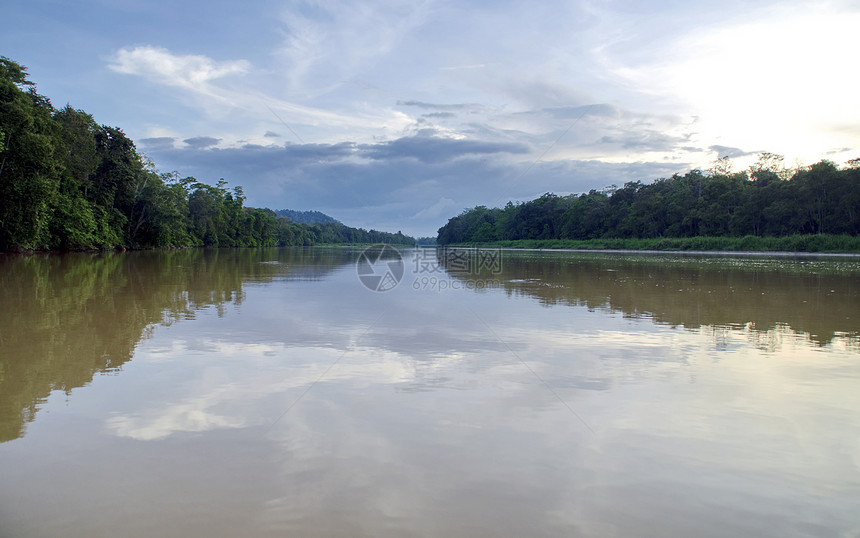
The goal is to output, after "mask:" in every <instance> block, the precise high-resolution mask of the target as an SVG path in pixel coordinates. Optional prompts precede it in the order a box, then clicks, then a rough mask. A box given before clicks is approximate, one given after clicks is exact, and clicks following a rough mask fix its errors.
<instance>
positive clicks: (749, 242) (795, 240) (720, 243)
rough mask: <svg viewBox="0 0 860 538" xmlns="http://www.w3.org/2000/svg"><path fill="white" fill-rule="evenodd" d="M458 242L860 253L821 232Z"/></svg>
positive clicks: (856, 239)
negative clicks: (806, 233)
mask: <svg viewBox="0 0 860 538" xmlns="http://www.w3.org/2000/svg"><path fill="white" fill-rule="evenodd" d="M457 246H469V247H478V246H480V247H502V248H546V249H581V250H607V249H619V250H665V251H687V250H704V251H736V252H752V251H767V252H826V253H860V236H850V235H825V234H822V235H790V236H785V237H757V236H752V235H748V236H746V237H663V238H660V237H658V238H651V239H620V238H611V239H586V240H575V239H518V240H514V241H491V242H485V243H457Z"/></svg>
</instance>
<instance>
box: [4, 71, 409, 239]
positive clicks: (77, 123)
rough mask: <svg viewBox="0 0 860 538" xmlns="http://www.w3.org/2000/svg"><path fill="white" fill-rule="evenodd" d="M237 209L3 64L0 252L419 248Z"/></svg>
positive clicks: (221, 188)
mask: <svg viewBox="0 0 860 538" xmlns="http://www.w3.org/2000/svg"><path fill="white" fill-rule="evenodd" d="M244 201H245V194H244V192H243V190H242V187H238V186H237V187H233V188H232V189H228V187H227V181H226V180H224V179H220V180H219V181H218V182H217V184H216V185H209V184H206V183H202V182H200V181H198V180H197V179H196V178H194V177H180V176H179V174H177V173H176V172H172V173H162V172H159V171H158V170H157V169H156V168H155V164H154V163H152V162H151V161H150V160H149V159H148V158H147V157H146V156H145V155H143V154H142V153H140V152H138V151H137V148H136V147H135V144H134V142H133V141H132V140H131V139H129V138H128V137H127V136H126V135H125V133H123V131H122V130H121V129H120V128H117V127H110V126H107V125H100V124H98V123H96V121H95V120H94V119H93V117H92V116H91V115H90V114H87V113H86V112H84V111H83V110H78V109H74V108H72V107H71V106H69V105H66V106H65V107H64V108H62V109H56V108H54V106H53V105H52V104H51V101H50V100H49V99H48V98H47V97H45V96H43V95H39V94H38V93H37V92H36V88H35V84H34V83H33V82H31V81H30V80H28V76H27V71H26V68H25V67H24V66H22V65H20V64H18V63H16V62H14V61H12V60H10V59H8V58H6V57H4V56H0V252H12V253H15V252H18V253H22V252H33V251H48V252H51V251H60V252H69V251H85V252H86V251H105V250H140V249H153V248H184V247H266V246H311V245H318V244H358V243H370V244H377V243H389V244H398V245H405V244H414V243H415V242H416V239H415V238H413V237H410V236H406V235H403V234H402V233H400V232H397V233H390V232H381V231H378V230H365V229H362V228H352V227H350V226H346V225H344V224H342V223H340V222H337V221H334V219H331V221H329V222H306V223H299V222H295V221H293V220H291V219H290V218H287V217H283V216H278V215H277V214H276V213H275V212H274V211H272V210H271V209H263V208H253V207H245V206H244Z"/></svg>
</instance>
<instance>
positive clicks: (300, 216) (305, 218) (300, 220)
mask: <svg viewBox="0 0 860 538" xmlns="http://www.w3.org/2000/svg"><path fill="white" fill-rule="evenodd" d="M275 215H277V216H279V217H287V218H288V219H290V220H291V221H293V222H295V223H296V224H317V223H323V224H325V223H326V222H337V223H340V221H339V220H337V219H335V218H332V217H329V216H328V215H326V214H325V213H321V212H319V211H294V210H292V209H279V210H277V211H275Z"/></svg>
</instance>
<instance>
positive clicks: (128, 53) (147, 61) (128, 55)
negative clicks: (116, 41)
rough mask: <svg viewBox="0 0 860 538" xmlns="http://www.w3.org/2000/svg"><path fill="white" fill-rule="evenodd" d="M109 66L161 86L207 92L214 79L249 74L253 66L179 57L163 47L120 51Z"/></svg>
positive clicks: (188, 56)
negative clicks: (207, 87)
mask: <svg viewBox="0 0 860 538" xmlns="http://www.w3.org/2000/svg"><path fill="white" fill-rule="evenodd" d="M108 67H109V68H110V69H112V70H113V71H116V72H117V73H124V74H127V75H139V76H142V77H144V78H147V79H150V80H152V81H153V82H157V83H159V84H167V85H169V86H179V87H182V88H187V89H192V90H195V91H204V90H205V87H206V85H207V84H209V83H210V82H211V81H213V80H216V79H219V78H223V77H227V76H231V75H239V74H244V73H246V72H247V71H248V70H249V69H250V64H249V63H248V62H247V61H246V60H232V61H224V62H216V61H215V60H212V59H211V58H208V57H206V56H202V55H196V54H189V55H176V54H172V53H171V52H170V51H168V50H167V49H164V48H161V47H152V46H139V47H134V48H130V49H129V48H123V49H120V50H119V51H117V53H116V54H115V55H114V57H113V59H112V63H110V64H109V65H108Z"/></svg>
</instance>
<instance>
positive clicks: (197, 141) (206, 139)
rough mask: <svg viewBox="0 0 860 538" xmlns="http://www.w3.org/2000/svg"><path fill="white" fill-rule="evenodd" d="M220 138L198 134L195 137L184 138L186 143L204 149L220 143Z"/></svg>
mask: <svg viewBox="0 0 860 538" xmlns="http://www.w3.org/2000/svg"><path fill="white" fill-rule="evenodd" d="M220 141H221V139H220V138H212V137H211V136H197V137H194V138H186V139H185V140H183V142H185V143H186V144H188V145H189V146H191V147H193V148H197V149H204V148H209V147H212V146H216V145H218V142H220Z"/></svg>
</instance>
